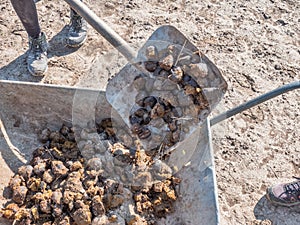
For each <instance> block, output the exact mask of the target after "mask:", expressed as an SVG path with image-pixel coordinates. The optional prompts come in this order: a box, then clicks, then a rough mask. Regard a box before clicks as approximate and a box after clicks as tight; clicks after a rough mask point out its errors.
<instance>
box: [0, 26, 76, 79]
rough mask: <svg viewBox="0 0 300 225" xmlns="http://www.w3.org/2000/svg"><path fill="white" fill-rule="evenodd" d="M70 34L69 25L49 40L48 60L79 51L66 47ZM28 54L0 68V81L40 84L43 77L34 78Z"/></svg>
mask: <svg viewBox="0 0 300 225" xmlns="http://www.w3.org/2000/svg"><path fill="white" fill-rule="evenodd" d="M67 32H68V25H66V26H64V27H63V29H62V30H61V31H60V32H59V33H57V34H56V35H55V36H54V37H52V39H51V40H49V48H48V59H51V58H52V57H55V56H56V57H62V56H65V55H68V54H71V53H73V52H75V51H77V50H78V49H79V48H70V47H68V46H67V45H66V42H65V37H66V34H67ZM26 56H27V52H25V53H24V54H23V55H20V56H19V57H18V58H16V59H14V60H13V61H11V62H10V63H9V64H8V65H6V66H3V67H2V68H0V80H14V81H27V82H40V81H42V79H43V77H35V76H32V75H31V74H30V73H29V72H28V70H27V65H26Z"/></svg>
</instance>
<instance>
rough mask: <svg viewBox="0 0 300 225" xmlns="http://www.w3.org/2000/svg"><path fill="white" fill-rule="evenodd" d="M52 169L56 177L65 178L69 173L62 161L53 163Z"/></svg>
mask: <svg viewBox="0 0 300 225" xmlns="http://www.w3.org/2000/svg"><path fill="white" fill-rule="evenodd" d="M51 168H52V172H53V174H54V175H55V176H64V175H66V174H67V172H68V168H67V167H65V165H64V164H63V162H61V161H52V162H51Z"/></svg>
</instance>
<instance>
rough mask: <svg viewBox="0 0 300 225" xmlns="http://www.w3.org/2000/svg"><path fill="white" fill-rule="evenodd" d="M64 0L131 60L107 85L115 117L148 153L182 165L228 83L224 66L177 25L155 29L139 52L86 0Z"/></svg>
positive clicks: (108, 97)
mask: <svg viewBox="0 0 300 225" xmlns="http://www.w3.org/2000/svg"><path fill="white" fill-rule="evenodd" d="M65 1H66V2H67V3H68V4H69V5H70V6H71V7H72V8H73V9H74V10H75V11H76V12H77V13H78V14H80V15H81V16H82V17H83V18H84V19H85V20H86V21H87V22H88V23H89V24H90V25H91V26H92V27H93V28H94V29H95V30H96V31H97V32H99V33H100V34H101V35H102V36H103V37H104V38H105V39H106V40H107V41H109V42H110V43H111V44H112V45H113V46H114V47H115V48H116V49H117V50H118V51H119V52H120V53H121V54H122V55H123V56H124V57H125V58H126V59H127V60H128V62H129V63H128V64H127V65H126V66H125V67H123V68H122V69H121V70H120V71H119V73H117V74H116V75H115V76H114V77H112V78H111V79H110V80H109V81H108V84H107V87H106V98H107V100H108V102H109V103H110V104H111V106H112V107H113V109H115V110H114V111H113V113H112V114H114V113H117V114H118V115H117V116H116V115H112V118H117V117H119V118H122V120H123V121H122V122H123V123H124V122H125V124H126V125H127V126H128V129H130V132H131V134H133V137H134V138H135V139H138V140H139V141H140V143H141V144H142V145H143V147H144V149H145V150H146V151H147V153H149V154H151V155H154V156H155V157H157V158H159V159H166V160H167V161H168V164H169V165H171V166H172V168H174V169H175V170H179V169H180V168H181V167H182V166H183V165H185V164H186V163H187V162H189V160H190V156H191V155H192V154H193V152H194V150H195V148H196V143H197V138H198V137H197V135H198V133H197V132H196V131H197V128H198V127H199V126H200V125H201V124H202V123H203V122H204V121H206V118H207V116H208V115H209V113H210V112H211V111H212V109H213V108H214V107H215V106H216V105H217V104H218V102H219V101H220V100H221V99H222V97H223V95H224V93H225V91H226V89H227V84H226V82H225V80H224V78H223V77H222V75H221V73H220V71H219V70H218V69H217V67H216V66H215V65H214V64H213V63H212V62H211V61H210V60H209V59H208V58H207V57H206V56H205V55H204V54H203V53H202V52H200V51H199V49H198V48H197V47H196V46H194V45H193V44H192V43H191V42H190V41H189V40H188V39H187V38H186V37H185V36H184V35H183V34H182V33H181V32H180V31H178V30H177V29H176V28H175V27H173V26H170V25H164V26H161V27H159V28H158V29H156V30H155V31H154V32H153V33H152V35H151V36H150V38H149V39H148V40H147V41H146V43H145V44H144V45H143V46H142V47H141V48H140V49H139V50H138V51H137V52H135V51H134V50H133V49H132V48H131V47H130V46H129V45H128V43H127V42H126V41H124V40H123V39H122V38H121V37H120V36H119V35H118V34H117V33H115V32H114V31H113V30H112V29H111V28H110V27H109V26H108V25H106V24H105V23H104V22H103V21H102V20H101V19H100V18H98V17H97V15H95V13H93V12H92V11H91V10H90V9H89V8H88V7H87V6H86V5H85V4H84V3H82V2H81V1H79V0H65ZM195 132H196V133H195ZM120 139H122V138H121V137H120ZM198 139H199V138H198ZM129 147H131V146H129ZM175 149H176V151H174V150H175ZM174 152H175V153H174ZM179 161H180V163H179Z"/></svg>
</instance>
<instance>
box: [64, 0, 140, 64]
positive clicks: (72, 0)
mask: <svg viewBox="0 0 300 225" xmlns="http://www.w3.org/2000/svg"><path fill="white" fill-rule="evenodd" d="M65 2H67V3H68V4H69V5H70V6H71V8H72V9H74V10H75V11H76V12H77V13H78V14H79V15H81V16H82V17H83V18H84V19H85V20H86V21H87V22H88V23H89V24H90V25H91V26H92V27H93V28H94V29H95V30H96V31H97V32H98V33H99V34H101V35H102V36H103V37H104V38H105V39H106V40H107V41H108V42H109V43H111V44H112V46H114V47H115V48H116V49H117V50H118V51H119V52H120V53H121V54H122V55H123V56H124V57H125V58H126V59H127V60H128V61H129V62H131V63H133V62H134V59H135V51H134V50H133V49H132V48H131V47H130V46H129V45H128V43H127V42H126V41H125V40H124V39H123V38H122V37H120V36H119V35H118V34H117V33H116V32H115V31H114V30H113V29H111V28H110V27H109V26H108V25H107V24H106V23H105V22H104V21H103V20H101V19H100V18H99V17H98V16H97V15H96V14H95V13H94V12H93V11H92V10H90V9H89V8H88V7H87V6H86V5H85V4H84V3H82V2H81V1H80V0H65Z"/></svg>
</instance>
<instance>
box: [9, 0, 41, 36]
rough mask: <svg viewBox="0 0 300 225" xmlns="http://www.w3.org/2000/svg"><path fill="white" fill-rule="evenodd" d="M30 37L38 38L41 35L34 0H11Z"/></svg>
mask: <svg viewBox="0 0 300 225" xmlns="http://www.w3.org/2000/svg"><path fill="white" fill-rule="evenodd" d="M11 4H12V5H13V7H14V9H15V11H16V13H17V15H18V16H19V18H20V20H21V22H22V24H23V26H24V28H25V30H26V32H27V34H28V36H29V37H32V38H37V37H38V36H39V34H40V33H41V29H40V25H39V21H38V15H37V11H36V6H35V3H34V1H33V0H11Z"/></svg>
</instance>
